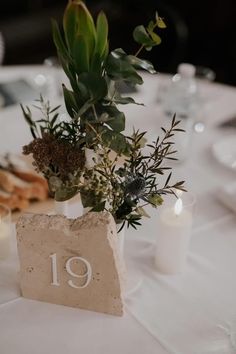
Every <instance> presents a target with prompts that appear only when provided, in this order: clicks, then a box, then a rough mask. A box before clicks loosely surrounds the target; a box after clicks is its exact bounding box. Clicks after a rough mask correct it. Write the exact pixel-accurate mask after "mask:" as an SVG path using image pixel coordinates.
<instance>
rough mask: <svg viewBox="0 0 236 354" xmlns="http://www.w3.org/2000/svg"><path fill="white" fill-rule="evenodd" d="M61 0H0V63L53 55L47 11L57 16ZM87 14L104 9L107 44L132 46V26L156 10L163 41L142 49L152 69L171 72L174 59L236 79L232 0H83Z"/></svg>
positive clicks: (219, 77)
mask: <svg viewBox="0 0 236 354" xmlns="http://www.w3.org/2000/svg"><path fill="white" fill-rule="evenodd" d="M66 3H67V1H66V0H11V1H8V2H7V1H4V2H3V1H2V3H1V10H0V31H1V32H2V33H3V35H4V38H5V42H6V55H5V60H4V64H27V63H42V62H43V60H44V59H45V58H46V57H49V56H52V55H55V49H54V46H53V43H52V40H51V29H50V17H55V18H56V19H58V20H60V19H61V17H62V13H63V9H64V7H65V5H66ZM87 5H88V7H89V8H90V10H91V11H92V13H93V14H96V13H97V12H98V11H99V10H100V9H104V10H105V12H106V13H107V16H108V18H109V24H110V46H111V48H116V47H123V48H124V49H125V50H127V51H129V52H135V50H136V49H137V47H136V44H135V43H134V42H133V40H132V30H133V28H134V27H135V26H136V25H138V24H146V23H147V22H148V20H149V19H151V18H152V17H153V15H154V13H155V10H158V13H159V15H160V16H162V17H164V19H165V22H166V23H167V25H168V28H167V30H162V31H161V37H162V39H163V43H162V44H161V46H159V47H157V48H156V49H155V50H154V51H153V52H151V53H144V56H146V57H147V58H148V59H151V60H152V61H153V63H154V64H155V66H156V68H157V70H159V71H164V72H174V71H175V70H176V67H177V65H178V63H180V62H183V61H185V62H191V63H193V64H195V65H202V66H207V67H210V68H212V69H213V70H214V71H215V72H216V79H217V81H220V82H224V83H228V84H232V85H236V1H235V0H224V1H222V0H205V1H204V0H198V1H191V0H145V1H143V0H87Z"/></svg>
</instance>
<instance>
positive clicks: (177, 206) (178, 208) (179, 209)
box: [174, 198, 183, 216]
mask: <svg viewBox="0 0 236 354" xmlns="http://www.w3.org/2000/svg"><path fill="white" fill-rule="evenodd" d="M182 209H183V202H182V199H181V198H178V199H177V200H176V203H175V207H174V211H175V215H176V216H179V215H180V214H181V212H182Z"/></svg>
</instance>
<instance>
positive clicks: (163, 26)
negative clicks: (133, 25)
mask: <svg viewBox="0 0 236 354" xmlns="http://www.w3.org/2000/svg"><path fill="white" fill-rule="evenodd" d="M156 22H157V26H158V27H159V28H166V24H165V22H164V21H163V19H162V18H161V17H157V19H156Z"/></svg>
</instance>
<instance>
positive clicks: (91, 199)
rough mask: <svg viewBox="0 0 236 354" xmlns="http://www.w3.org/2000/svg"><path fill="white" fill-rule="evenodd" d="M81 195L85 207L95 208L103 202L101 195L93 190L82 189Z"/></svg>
mask: <svg viewBox="0 0 236 354" xmlns="http://www.w3.org/2000/svg"><path fill="white" fill-rule="evenodd" d="M80 196H81V201H82V205H83V207H84V208H89V207H90V208H93V207H95V206H96V205H99V203H100V202H101V200H100V196H99V195H95V193H94V191H93V190H88V191H80Z"/></svg>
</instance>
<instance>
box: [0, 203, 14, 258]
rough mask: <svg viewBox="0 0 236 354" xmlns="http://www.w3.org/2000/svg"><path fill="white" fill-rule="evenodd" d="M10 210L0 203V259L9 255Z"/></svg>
mask: <svg viewBox="0 0 236 354" xmlns="http://www.w3.org/2000/svg"><path fill="white" fill-rule="evenodd" d="M10 236H11V210H10V209H9V208H8V207H7V206H5V205H3V204H0V260H3V259H6V258H7V257H8V256H9V255H10V245H11V239H10Z"/></svg>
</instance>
